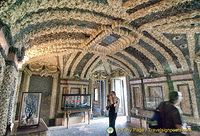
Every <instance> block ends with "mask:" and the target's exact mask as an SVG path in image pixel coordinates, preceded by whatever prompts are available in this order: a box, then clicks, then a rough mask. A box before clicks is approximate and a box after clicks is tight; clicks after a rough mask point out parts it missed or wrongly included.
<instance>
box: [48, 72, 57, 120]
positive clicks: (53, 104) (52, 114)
mask: <svg viewBox="0 0 200 136" xmlns="http://www.w3.org/2000/svg"><path fill="white" fill-rule="evenodd" d="M58 76H59V73H55V74H54V75H53V85H52V94H51V107H50V117H49V118H50V119H55V108H56V95H57V88H58Z"/></svg>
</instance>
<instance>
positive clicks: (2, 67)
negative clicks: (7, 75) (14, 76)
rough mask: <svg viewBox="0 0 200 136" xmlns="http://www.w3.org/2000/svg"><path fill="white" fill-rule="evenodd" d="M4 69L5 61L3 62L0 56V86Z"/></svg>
mask: <svg viewBox="0 0 200 136" xmlns="http://www.w3.org/2000/svg"><path fill="white" fill-rule="evenodd" d="M4 67H5V60H4V58H3V56H2V55H1V54H0V86H1V83H2V81H3V71H4Z"/></svg>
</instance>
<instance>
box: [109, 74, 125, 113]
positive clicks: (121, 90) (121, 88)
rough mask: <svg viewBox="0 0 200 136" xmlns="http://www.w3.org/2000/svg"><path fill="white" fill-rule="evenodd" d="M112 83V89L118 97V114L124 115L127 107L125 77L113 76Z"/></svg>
mask: <svg viewBox="0 0 200 136" xmlns="http://www.w3.org/2000/svg"><path fill="white" fill-rule="evenodd" d="M112 83H113V88H112V90H113V91H115V92H116V95H117V97H118V98H119V99H120V105H119V112H118V115H121V116H125V115H126V109H127V106H126V105H127V99H126V97H127V95H126V86H125V85H126V84H125V78H114V79H113V80H112Z"/></svg>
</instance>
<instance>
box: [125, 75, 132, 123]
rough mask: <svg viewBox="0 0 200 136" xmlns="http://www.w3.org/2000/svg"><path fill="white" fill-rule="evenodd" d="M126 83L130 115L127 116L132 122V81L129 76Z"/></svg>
mask: <svg viewBox="0 0 200 136" xmlns="http://www.w3.org/2000/svg"><path fill="white" fill-rule="evenodd" d="M126 85H127V100H128V102H127V103H128V117H127V121H128V122H130V121H131V102H130V101H131V89H130V81H129V77H128V76H126Z"/></svg>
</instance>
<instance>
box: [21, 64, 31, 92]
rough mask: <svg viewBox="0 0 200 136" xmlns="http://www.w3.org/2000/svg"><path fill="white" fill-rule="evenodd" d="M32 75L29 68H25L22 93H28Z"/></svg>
mask: <svg viewBox="0 0 200 136" xmlns="http://www.w3.org/2000/svg"><path fill="white" fill-rule="evenodd" d="M31 75H32V72H31V71H30V70H29V69H28V68H25V69H24V80H23V84H22V92H28V89H29V83H30V77H31Z"/></svg>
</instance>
